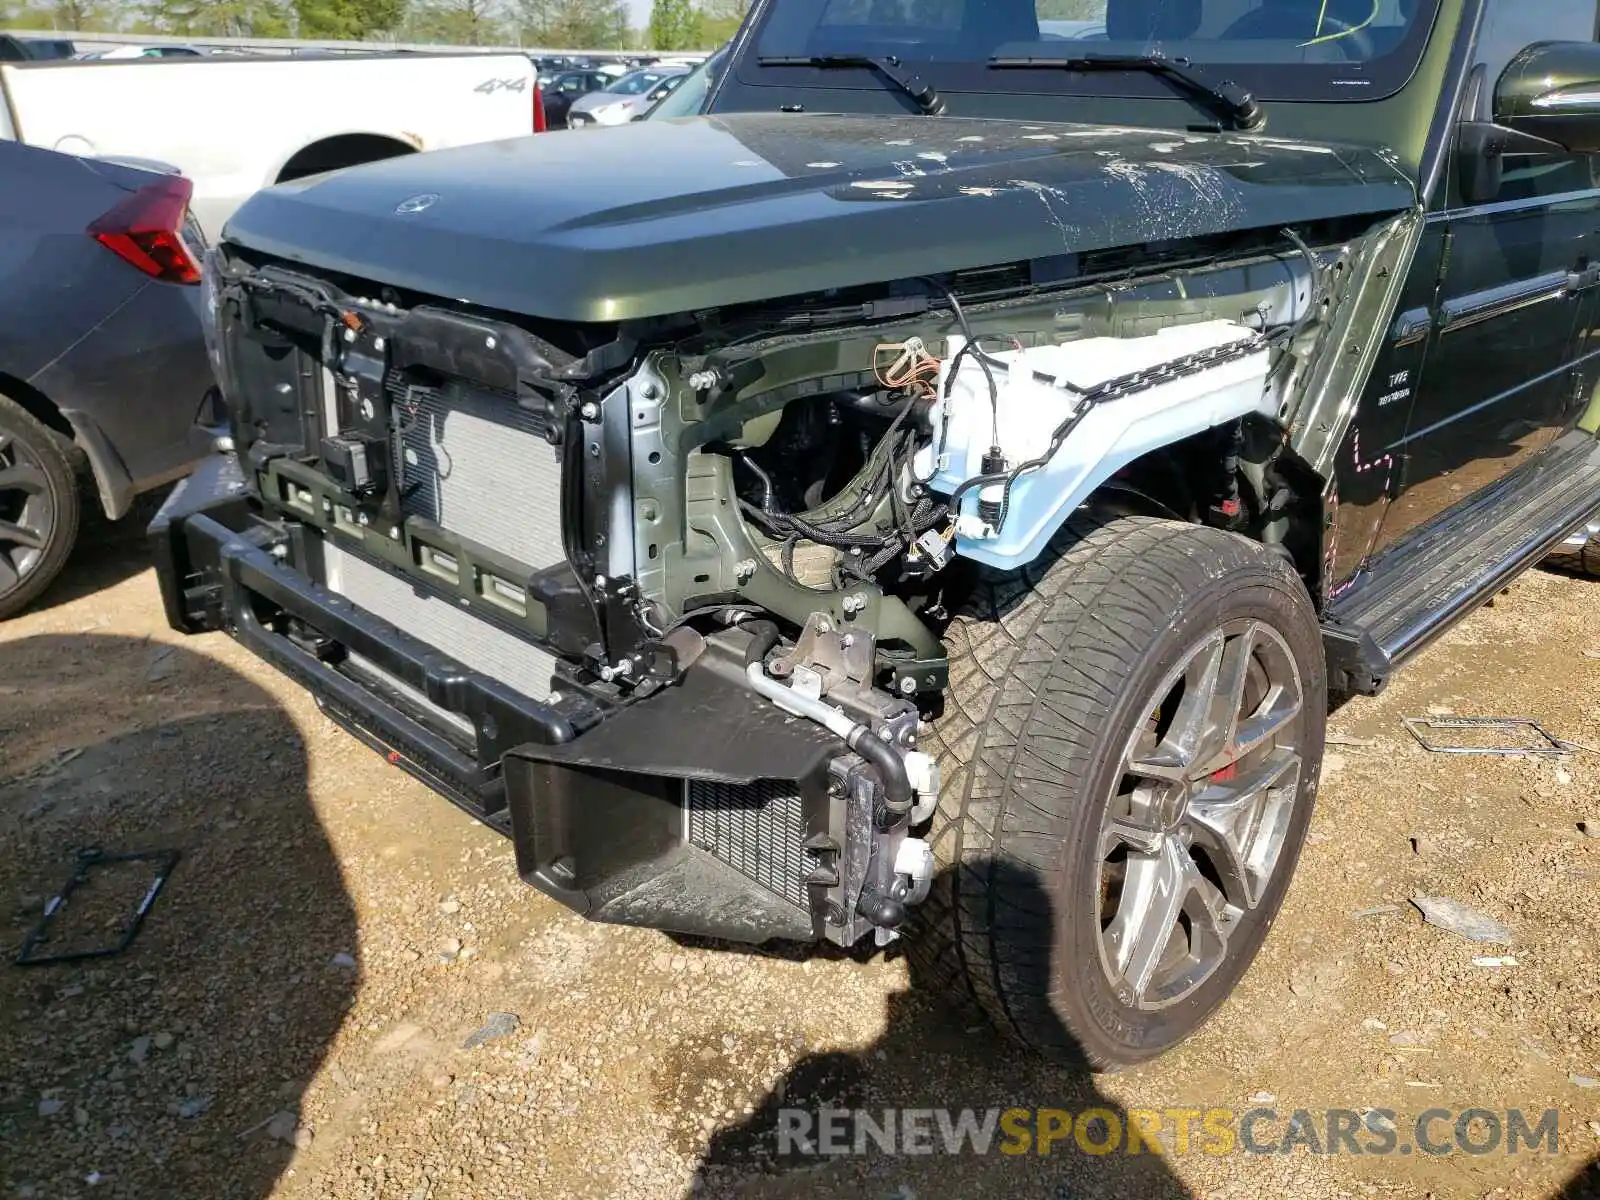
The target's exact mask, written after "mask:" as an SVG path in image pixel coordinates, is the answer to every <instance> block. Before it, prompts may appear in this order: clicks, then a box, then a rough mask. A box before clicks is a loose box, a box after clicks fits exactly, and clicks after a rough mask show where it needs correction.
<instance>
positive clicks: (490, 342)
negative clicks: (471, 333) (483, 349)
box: [483, 333, 500, 350]
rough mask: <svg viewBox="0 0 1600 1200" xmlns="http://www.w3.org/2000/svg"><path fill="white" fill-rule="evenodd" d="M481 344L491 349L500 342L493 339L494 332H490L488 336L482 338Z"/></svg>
mask: <svg viewBox="0 0 1600 1200" xmlns="http://www.w3.org/2000/svg"><path fill="white" fill-rule="evenodd" d="M483 344H484V345H485V346H487V347H488V348H489V349H491V350H493V349H494V348H495V347H496V346H498V345H499V344H500V343H499V342H497V341H495V340H494V334H492V333H491V334H490V335H489V336H488V337H486V338H484V339H483Z"/></svg>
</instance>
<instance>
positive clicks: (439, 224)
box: [227, 113, 1416, 321]
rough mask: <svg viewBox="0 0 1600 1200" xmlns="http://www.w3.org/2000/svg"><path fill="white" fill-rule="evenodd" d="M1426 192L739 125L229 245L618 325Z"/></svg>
mask: <svg viewBox="0 0 1600 1200" xmlns="http://www.w3.org/2000/svg"><path fill="white" fill-rule="evenodd" d="M1415 203H1416V196H1415V189H1414V187H1413V185H1412V183H1411V181H1410V180H1409V179H1407V178H1406V177H1405V176H1404V175H1403V174H1402V173H1401V172H1400V171H1399V170H1398V169H1397V168H1396V167H1394V166H1393V165H1391V164H1390V162H1389V161H1387V160H1386V159H1385V158H1383V157H1381V156H1380V155H1378V154H1376V153H1374V152H1373V151H1370V150H1364V149H1359V148H1354V147H1344V146H1327V145H1317V144H1311V143H1303V142H1291V141H1282V140H1276V139H1272V138H1266V137H1251V136H1245V135H1236V134H1194V133H1188V134H1185V133H1174V132H1172V131H1170V130H1149V129H1125V128H1108V127H1105V126H1093V125H1069V124H1051V125H1028V124H1022V123H1019V122H1013V121H988V120H960V119H954V118H942V119H941V118H929V117H898V118H884V117H870V116H824V115H815V116H811V115H793V114H771V115H769V114H759V113H744V114H731V115H724V116H717V117H696V118H687V119H684V120H677V121H644V122H637V123H633V124H630V125H626V126H621V127H619V128H616V129H606V130H596V131H586V132H583V133H570V132H564V133H551V134H542V135H539V136H536V137H527V138H520V139H517V140H515V141H506V142H494V143H489V144H486V145H479V146H471V147H466V148H463V149H460V150H447V151H441V152H438V153H433V154H426V155H417V156H414V157H406V158H398V159H390V160H388V161H386V162H381V163H374V164H372V165H370V166H367V167H361V168H357V169H355V170H351V171H345V172H342V173H339V174H334V175H326V176H319V177H315V178H312V179H307V180H302V181H299V182H296V183H292V184H286V185H283V186H280V187H276V188H273V189H270V190H269V191H266V192H262V193H260V194H259V195H257V196H256V197H255V198H254V199H253V200H251V201H250V202H249V203H248V204H246V205H245V207H244V208H243V209H241V210H240V211H239V213H238V214H237V215H236V216H235V217H234V219H233V220H232V221H231V222H230V223H229V226H228V230H227V237H228V238H229V239H230V240H233V241H235V242H238V243H241V244H243V245H246V246H249V247H251V248H254V249H256V250H260V251H263V252H265V253H268V254H272V255H276V256H281V257H283V258H287V259H290V260H294V261H300V262H305V263H307V264H312V265H315V266H317V267H319V268H323V269H329V270H336V271H342V272H346V273H349V274H352V275H355V276H358V277H360V278H364V279H369V280H377V281H381V282H383V283H387V284H392V285H395V286H398V287H402V288H408V289H413V290H416V291H421V292H426V293H429V294H432V295H438V296H445V297H450V298H453V299H458V300H462V301H466V302H470V303H473V304H480V305H485V306H487V307H491V308H497V309H503V310H506V311H511V312H519V313H524V314H528V315H531V316H540V317H546V318H550V319H556V320H569V321H612V320H619V319H625V318H632V317H644V316H654V315H661V314H665V313H672V312H683V311H688V310H692V309H698V308H705V307H710V306H713V305H722V304H734V303H743V302H748V301H756V300H765V299H771V298H776V297H781V296H791V295H798V294H802V293H809V292H816V291H820V290H825V289H828V288H836V287H847V286H851V285H856V284H863V283H872V282H879V281H883V280H891V279H900V278H907V277H910V276H915V275H922V274H929V273H936V272H945V271H954V270H961V269H965V268H972V267H982V266H991V265H995V264H999V263H1007V262H1017V261H1026V260H1032V259H1043V258H1051V257H1058V256H1061V255H1068V254H1071V253H1074V252H1079V251H1087V250H1100V249H1107V248H1113V247H1119V246H1130V245H1143V244H1148V243H1152V242H1166V241H1172V240H1178V239H1184V238H1190V237H1197V236H1203V235H1206V234H1215V233H1220V232H1224V231H1228V230H1242V229H1250V228H1269V227H1277V226H1282V225H1288V224H1299V223H1303V222H1306V221H1312V220H1317V219H1321V218H1328V217H1337V216H1349V215H1353V214H1366V213H1371V214H1378V213H1386V212H1394V211H1397V210H1400V209H1403V208H1407V207H1409V206H1412V205H1414V204H1415Z"/></svg>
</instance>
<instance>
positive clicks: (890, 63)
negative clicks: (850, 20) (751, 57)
mask: <svg viewBox="0 0 1600 1200" xmlns="http://www.w3.org/2000/svg"><path fill="white" fill-rule="evenodd" d="M756 65H757V66H758V67H822V68H824V69H826V68H829V67H862V68H865V69H866V70H869V71H876V72H877V73H878V74H879V75H882V76H883V77H884V78H885V79H887V80H888V81H889V82H890V83H892V84H894V86H895V87H896V88H898V89H899V90H900V91H902V92H904V93H905V94H906V95H907V96H910V97H911V100H912V103H914V104H915V105H916V106H917V107H918V108H919V109H921V110H922V111H923V112H924V113H926V114H927V115H928V116H930V117H942V116H944V114H945V102H944V97H943V96H941V95H939V93H938V92H937V91H935V90H934V86H933V84H931V83H929V82H928V81H927V80H926V79H924V78H923V77H922V76H921V75H918V74H916V73H915V72H907V71H904V70H902V69H901V64H900V60H899V59H898V58H896V57H895V56H894V55H892V54H885V55H882V56H880V57H874V56H873V55H870V54H792V55H771V54H769V55H765V56H763V57H761V58H758V59H756Z"/></svg>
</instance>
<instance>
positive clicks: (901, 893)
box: [152, 0, 1600, 1066]
mask: <svg viewBox="0 0 1600 1200" xmlns="http://www.w3.org/2000/svg"><path fill="white" fill-rule="evenodd" d="M1062 18H1072V19H1071V20H1063V19H1062ZM1596 32H1597V30H1596V0H1545V2H1542V3H1539V4H1529V3H1526V0H1084V2H1081V3H1073V4H1062V3H1056V2H1053V0H1037V3H1036V0H984V2H982V3H980V2H979V0H892V2H891V0H826V2H820V3H819V2H813V0H758V2H757V3H756V4H755V5H754V6H753V9H752V11H751V13H750V16H749V18H748V19H747V21H746V22H745V24H744V26H743V28H742V29H741V30H740V32H739V33H738V35H737V37H736V38H735V40H734V42H733V43H732V45H731V46H730V49H729V53H728V59H727V63H726V66H725V69H724V70H723V71H722V72H721V73H720V75H719V77H718V79H717V80H716V82H715V84H714V85H713V87H712V91H711V95H710V97H709V100H708V104H707V115H704V116H699V117H689V118H683V119H674V120H665V121H651V122H645V123H642V124H637V125H633V126H627V127H623V128H618V129H615V130H608V131H606V132H604V133H602V134H597V135H590V136H587V137H576V136H547V137H541V138H533V139H523V140H520V141H510V142H502V143H497V144H493V145H487V146H481V147H477V148H471V149H463V150H456V151H447V152H442V153H438V154H430V155H424V156H418V157H408V158H404V159H397V160H393V161H389V162H384V163H379V164H375V165H372V166H369V167H364V168H359V169H356V170H353V171H349V172H346V173H342V174H338V175H332V176H323V177H318V178H312V179H305V180H300V181H297V182H295V183H291V184H288V185H285V186H282V187H278V188H275V189H272V190H270V191H268V192H265V193H263V194H261V195H259V196H257V197H256V198H255V199H253V200H252V201H251V202H250V203H249V204H247V205H246V206H245V207H244V208H243V209H242V210H241V211H240V212H239V214H238V215H237V216H236V217H235V218H234V219H233V221H232V222H231V223H230V225H229V226H228V229H227V231H226V235H225V237H224V238H223V239H222V241H221V243H220V245H219V246H218V248H217V250H216V251H215V252H214V253H213V255H212V257H211V261H210V263H209V265H208V269H207V276H206V286H207V287H208V288H209V289H210V294H211V301H212V303H211V311H212V322H213V342H214V347H215V355H216V362H217V367H218V371H219V374H220V379H221V386H222V389H223V392H224V395H225V398H226V402H227V407H228V411H229V413H230V428H229V429H228V430H227V432H226V434H225V435H223V436H221V437H220V438H219V449H220V451H221V453H219V454H218V456H217V457H216V459H215V461H213V462H212V463H211V464H210V466H209V467H208V468H206V469H204V470H202V471H201V472H200V473H199V474H198V475H196V476H195V477H194V478H193V480H191V481H190V482H189V483H188V485H187V486H186V487H185V488H184V489H183V490H182V491H181V492H180V493H178V494H176V495H175V496H174V497H173V498H172V499H171V501H170V502H169V504H168V505H167V507H166V508H165V510H164V511H163V512H162V514H161V516H160V517H159V519H158V520H157V521H156V523H155V525H154V526H153V527H152V537H153V539H154V542H155V545H156V548H157V553H158V555H159V557H160V576H161V584H162V588H163V592H164V596H165V602H166V606H167V612H168V614H169V617H170V620H171V621H172V623H173V624H174V625H175V626H177V627H178V628H180V629H183V630H189V631H200V630H215V629H221V630H227V631H228V632H230V633H231V634H232V635H233V636H235V637H237V638H239V639H240V640H242V641H243V642H244V643H245V644H246V645H247V646H249V647H250V648H251V649H252V650H253V651H255V652H256V653H257V654H259V655H260V656H261V657H263V658H264V659H266V660H268V661H270V662H271V663H273V664H275V665H276V666H278V667H279V668H280V669H282V670H283V671H285V672H287V673H289V674H290V675H292V676H293V677H295V678H296V679H298V680H300V681H301V682H303V683H304V685H305V686H306V687H308V688H309V689H310V690H311V691H312V692H313V693H314V694H315V695H316V697H317V699H318V701H319V702H320V703H321V704H322V706H323V707H324V709H325V710H326V711H327V712H328V714H329V715H330V716H332V717H333V718H334V719H335V720H337V721H339V722H341V723H343V724H344V725H345V726H347V727H348V728H349V729H350V730H351V731H352V732H353V733H354V734H355V735H356V736H358V737H360V738H363V739H364V740H366V741H367V742H369V743H370V744H371V745H372V746H373V747H375V748H376V749H378V750H379V751H380V752H382V753H383V754H385V755H386V756H387V758H388V760H389V761H390V762H391V763H394V764H396V765H398V766H400V767H402V768H404V769H405V770H407V771H410V772H412V773H413V774H414V775H416V776H418V777H419V778H421V779H423V780H425V781H426V782H427V783H428V784H430V785H431V786H432V787H434V788H435V789H437V790H438V791H439V792H441V793H443V794H444V795H445V796H447V797H449V798H450V799H451V800H453V801H455V802H456V803H457V804H459V805H461V806H462V807H464V808H466V809H468V810H469V811H471V812H473V813H475V814H477V815H478V816H479V817H481V818H482V819H484V820H485V821H488V822H489V823H490V824H492V825H494V826H495V827H497V828H499V829H501V830H503V831H505V833H506V834H507V835H508V836H509V837H510V838H511V839H512V841H513V842H514V844H515V850H516V857H517V864H518V869H519V871H520V873H521V875H522V876H523V877H524V878H525V879H526V880H527V881H528V882H529V883H531V884H533V885H535V886H536V887H538V888H540V889H542V890H543V891H545V892H547V893H548V894H549V895H551V896H554V897H556V898H558V899H559V900H561V901H562V902H564V903H566V904H568V905H571V906H572V907H573V908H574V909H576V910H577V911H579V912H582V913H585V914H587V915H588V916H590V917H592V918H595V919H598V920H603V921H615V922H623V923H627V924H634V925H644V926H651V927H655V928H660V929H664V930H670V931H678V932H682V933H688V934H699V935H709V936H715V937H719V938H724V939H733V940H737V941H744V942H760V941H763V940H767V939H775V938H785V939H812V940H826V941H828V942H832V943H836V944H838V945H840V946H853V945H855V944H857V943H858V942H862V941H863V940H864V939H869V938H871V939H876V940H877V942H879V943H880V944H881V943H887V942H890V941H893V940H895V939H897V938H903V939H904V941H905V944H906V945H907V947H908V951H909V952H910V953H911V954H913V955H914V956H918V955H920V956H924V957H925V959H926V960H927V961H929V962H937V963H938V964H940V965H941V968H948V970H949V973H950V976H951V978H952V980H953V981H954V982H955V983H956V984H957V985H958V986H959V988H960V989H961V990H962V991H963V992H964V994H966V995H968V996H969V997H970V998H972V999H975V1000H976V1001H977V1002H978V1003H979V1004H980V1005H981V1006H982V1007H983V1008H985V1009H986V1010H987V1011H988V1012H989V1013H990V1014H991V1015H993V1016H994V1017H995V1018H996V1019H997V1021H998V1022H999V1023H1000V1024H1001V1025H1002V1026H1003V1027H1005V1028H1006V1029H1007V1030H1009V1031H1010V1032H1011V1033H1013V1034H1015V1035H1016V1036H1019V1037H1021V1038H1022V1039H1023V1040H1025V1041H1027V1042H1030V1043H1031V1044H1033V1045H1035V1046H1037V1047H1039V1048H1041V1049H1043V1050H1046V1051H1057V1052H1070V1053H1073V1054H1076V1055H1079V1056H1081V1057H1082V1058H1084V1059H1086V1060H1087V1061H1088V1062H1090V1063H1092V1064H1095V1065H1097V1066H1114V1065H1119V1064H1128V1063H1133V1062H1137V1061H1140V1060H1143V1059H1146V1058H1148V1057H1150V1056H1152V1055H1154V1054H1156V1053H1158V1052H1159V1051H1161V1050H1163V1049H1164V1048H1166V1047H1169V1046H1171V1045H1173V1044H1174V1043H1175V1042H1176V1041H1178V1040H1179V1039H1181V1038H1182V1037H1184V1036H1186V1035H1187V1034H1188V1033H1190V1032H1191V1031H1192V1030H1193V1029H1195V1027H1196V1026H1197V1025H1198V1024H1199V1023H1200V1022H1201V1021H1202V1020H1204V1019H1205V1017H1206V1016H1207V1015H1208V1014H1209V1013H1211V1012H1212V1011H1213V1010H1214V1009H1215V1008H1216V1006H1217V1005H1218V1004H1219V1003H1221V1001H1222V1000H1223V999H1224V998H1225V997H1226V995H1227V994H1228V992H1229V991H1230V989H1232V988H1233V986H1234V985H1235V983H1236V982H1237V981H1238V980H1239V978H1240V976H1241V975H1242V974H1243V972H1244V971H1245V969H1246V968H1247V967H1248V965H1249V963H1250V961H1251V959H1252V957H1253V956H1254V954H1255V953H1256V951H1257V949H1258V948H1259V946H1260V945H1261V943H1262V940H1263V939H1264V938H1265V936H1266V934H1267V931H1268V928H1269V927H1270V925H1271V924H1272V921H1273V918H1274V915H1275V914H1276V912H1277V910H1278V908H1279V905H1280V903H1281V901H1282V898H1283V895H1284V891H1285V888H1286V886H1287V884H1288V881H1289V877H1290V874H1291V872H1292V870H1293V867H1294V865H1295V861H1296V859H1297V857H1298V855H1299V853H1300V849H1301V845H1302V843H1303V841H1304V839H1305V835H1306V829H1307V823H1308V821H1309V819H1310V816H1311V810H1312V804H1313V802H1314V800H1315V798H1316V793H1317V781H1318V771H1319V767H1320V764H1321V759H1322V751H1323V739H1324V725H1325V720H1326V712H1327V704H1328V699H1329V696H1330V694H1338V693H1362V692H1366V693H1371V692H1375V691H1376V690H1377V689H1379V688H1381V687H1382V686H1383V685H1384V683H1385V681H1386V680H1387V679H1388V678H1389V676H1390V674H1391V673H1392V672H1393V671H1394V670H1395V669H1396V667H1398V666H1399V665H1400V664H1402V663H1403V662H1404V661H1405V660H1406V659H1408V658H1410V657H1411V656H1413V655H1415V654H1416V653H1417V652H1418V651H1419V650H1420V649H1422V648H1423V647H1424V646H1426V645H1428V644H1429V642H1430V641H1432V640H1433V639H1434V638H1436V637H1437V636H1438V635H1439V634H1440V633H1441V632H1442V631H1444V630H1445V629H1447V628H1449V627H1450V626H1451V624H1452V623H1453V622H1455V621H1457V620H1459V619H1460V618H1461V617H1462V616H1463V615H1465V614H1466V613H1468V612H1469V611H1470V610H1472V609H1473V608H1474V606H1476V605H1478V604H1479V603H1481V602H1483V601H1484V600H1485V599H1487V598H1489V597H1491V596H1493V595H1494V594H1495V593H1496V592H1497V590H1499V589H1501V588H1503V587H1504V586H1505V585H1506V583H1507V582H1508V581H1509V580H1511V579H1512V578H1513V577H1514V576H1515V575H1516V574H1517V573H1518V572H1520V571H1522V570H1524V569H1526V568H1528V567H1530V566H1531V565H1533V564H1534V563H1536V562H1538V561H1539V560H1540V559H1541V558H1542V557H1543V556H1544V555H1545V554H1546V553H1548V552H1549V551H1551V550H1552V549H1553V548H1555V547H1557V546H1558V545H1560V544H1562V543H1563V542H1564V541H1565V540H1566V539H1569V538H1572V537H1574V536H1577V537H1578V538H1580V539H1581V538H1582V537H1584V536H1585V535H1586V533H1587V531H1588V530H1589V528H1590V522H1591V521H1593V520H1594V519H1595V518H1596V516H1597V514H1600V445H1597V441H1596V436H1595V430H1596V428H1597V423H1600V422H1597V414H1600V404H1597V402H1596V385H1597V382H1600V353H1597V351H1596V349H1595V337H1596V334H1597V332H1600V304H1597V297H1600V292H1597V289H1596V287H1595V284H1596V283H1600V247H1597V244H1596V240H1597V236H1600V188H1597V186H1596V179H1595V176H1594V173H1593V159H1592V158H1591V153H1592V152H1594V151H1596V150H1600V45H1597V44H1596V40H1595V39H1596ZM1019 881H1022V882H1019ZM1041 894H1042V895H1044V896H1046V897H1048V900H1049V903H1048V906H1047V910H1045V909H1042V908H1041V906H1040V904H1039V902H1038V900H1037V897H1038V896H1039V895H1041Z"/></svg>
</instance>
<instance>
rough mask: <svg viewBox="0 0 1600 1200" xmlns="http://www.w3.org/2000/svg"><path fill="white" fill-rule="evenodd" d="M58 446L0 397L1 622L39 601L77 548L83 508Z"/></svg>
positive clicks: (26, 415)
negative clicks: (75, 547) (73, 548)
mask: <svg viewBox="0 0 1600 1200" xmlns="http://www.w3.org/2000/svg"><path fill="white" fill-rule="evenodd" d="M62 442H63V439H62V438H61V437H60V435H58V434H56V433H55V432H54V431H53V430H50V429H47V428H46V427H45V426H44V425H42V424H40V423H39V421H37V420H35V419H34V417H33V416H32V415H31V414H30V413H28V412H27V411H26V410H24V409H23V408H22V407H21V406H20V405H18V404H16V403H15V402H13V401H11V400H8V399H7V398H6V397H4V396H0V621H3V620H6V619H7V618H9V617H14V616H16V615H17V614H18V613H19V612H21V611H22V610H23V609H25V608H27V607H28V605H30V604H32V603H33V602H34V601H35V600H37V599H38V598H39V596H40V595H41V594H42V593H43V592H44V590H45V589H46V588H47V587H49V586H50V584H51V583H52V582H53V581H54V580H55V578H56V576H57V575H59V574H61V568H62V567H64V566H66V564H67V559H68V557H69V556H70V555H71V554H72V547H73V546H74V545H75V544H76V543H77V540H78V523H79V520H80V519H81V516H82V508H83V505H82V501H81V496H80V493H79V490H78V479H77V474H76V472H75V471H74V470H73V468H72V465H71V463H70V462H69V461H68V459H67V454H66V451H65V450H64V449H63V446H62ZM41 514H42V515H41Z"/></svg>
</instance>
